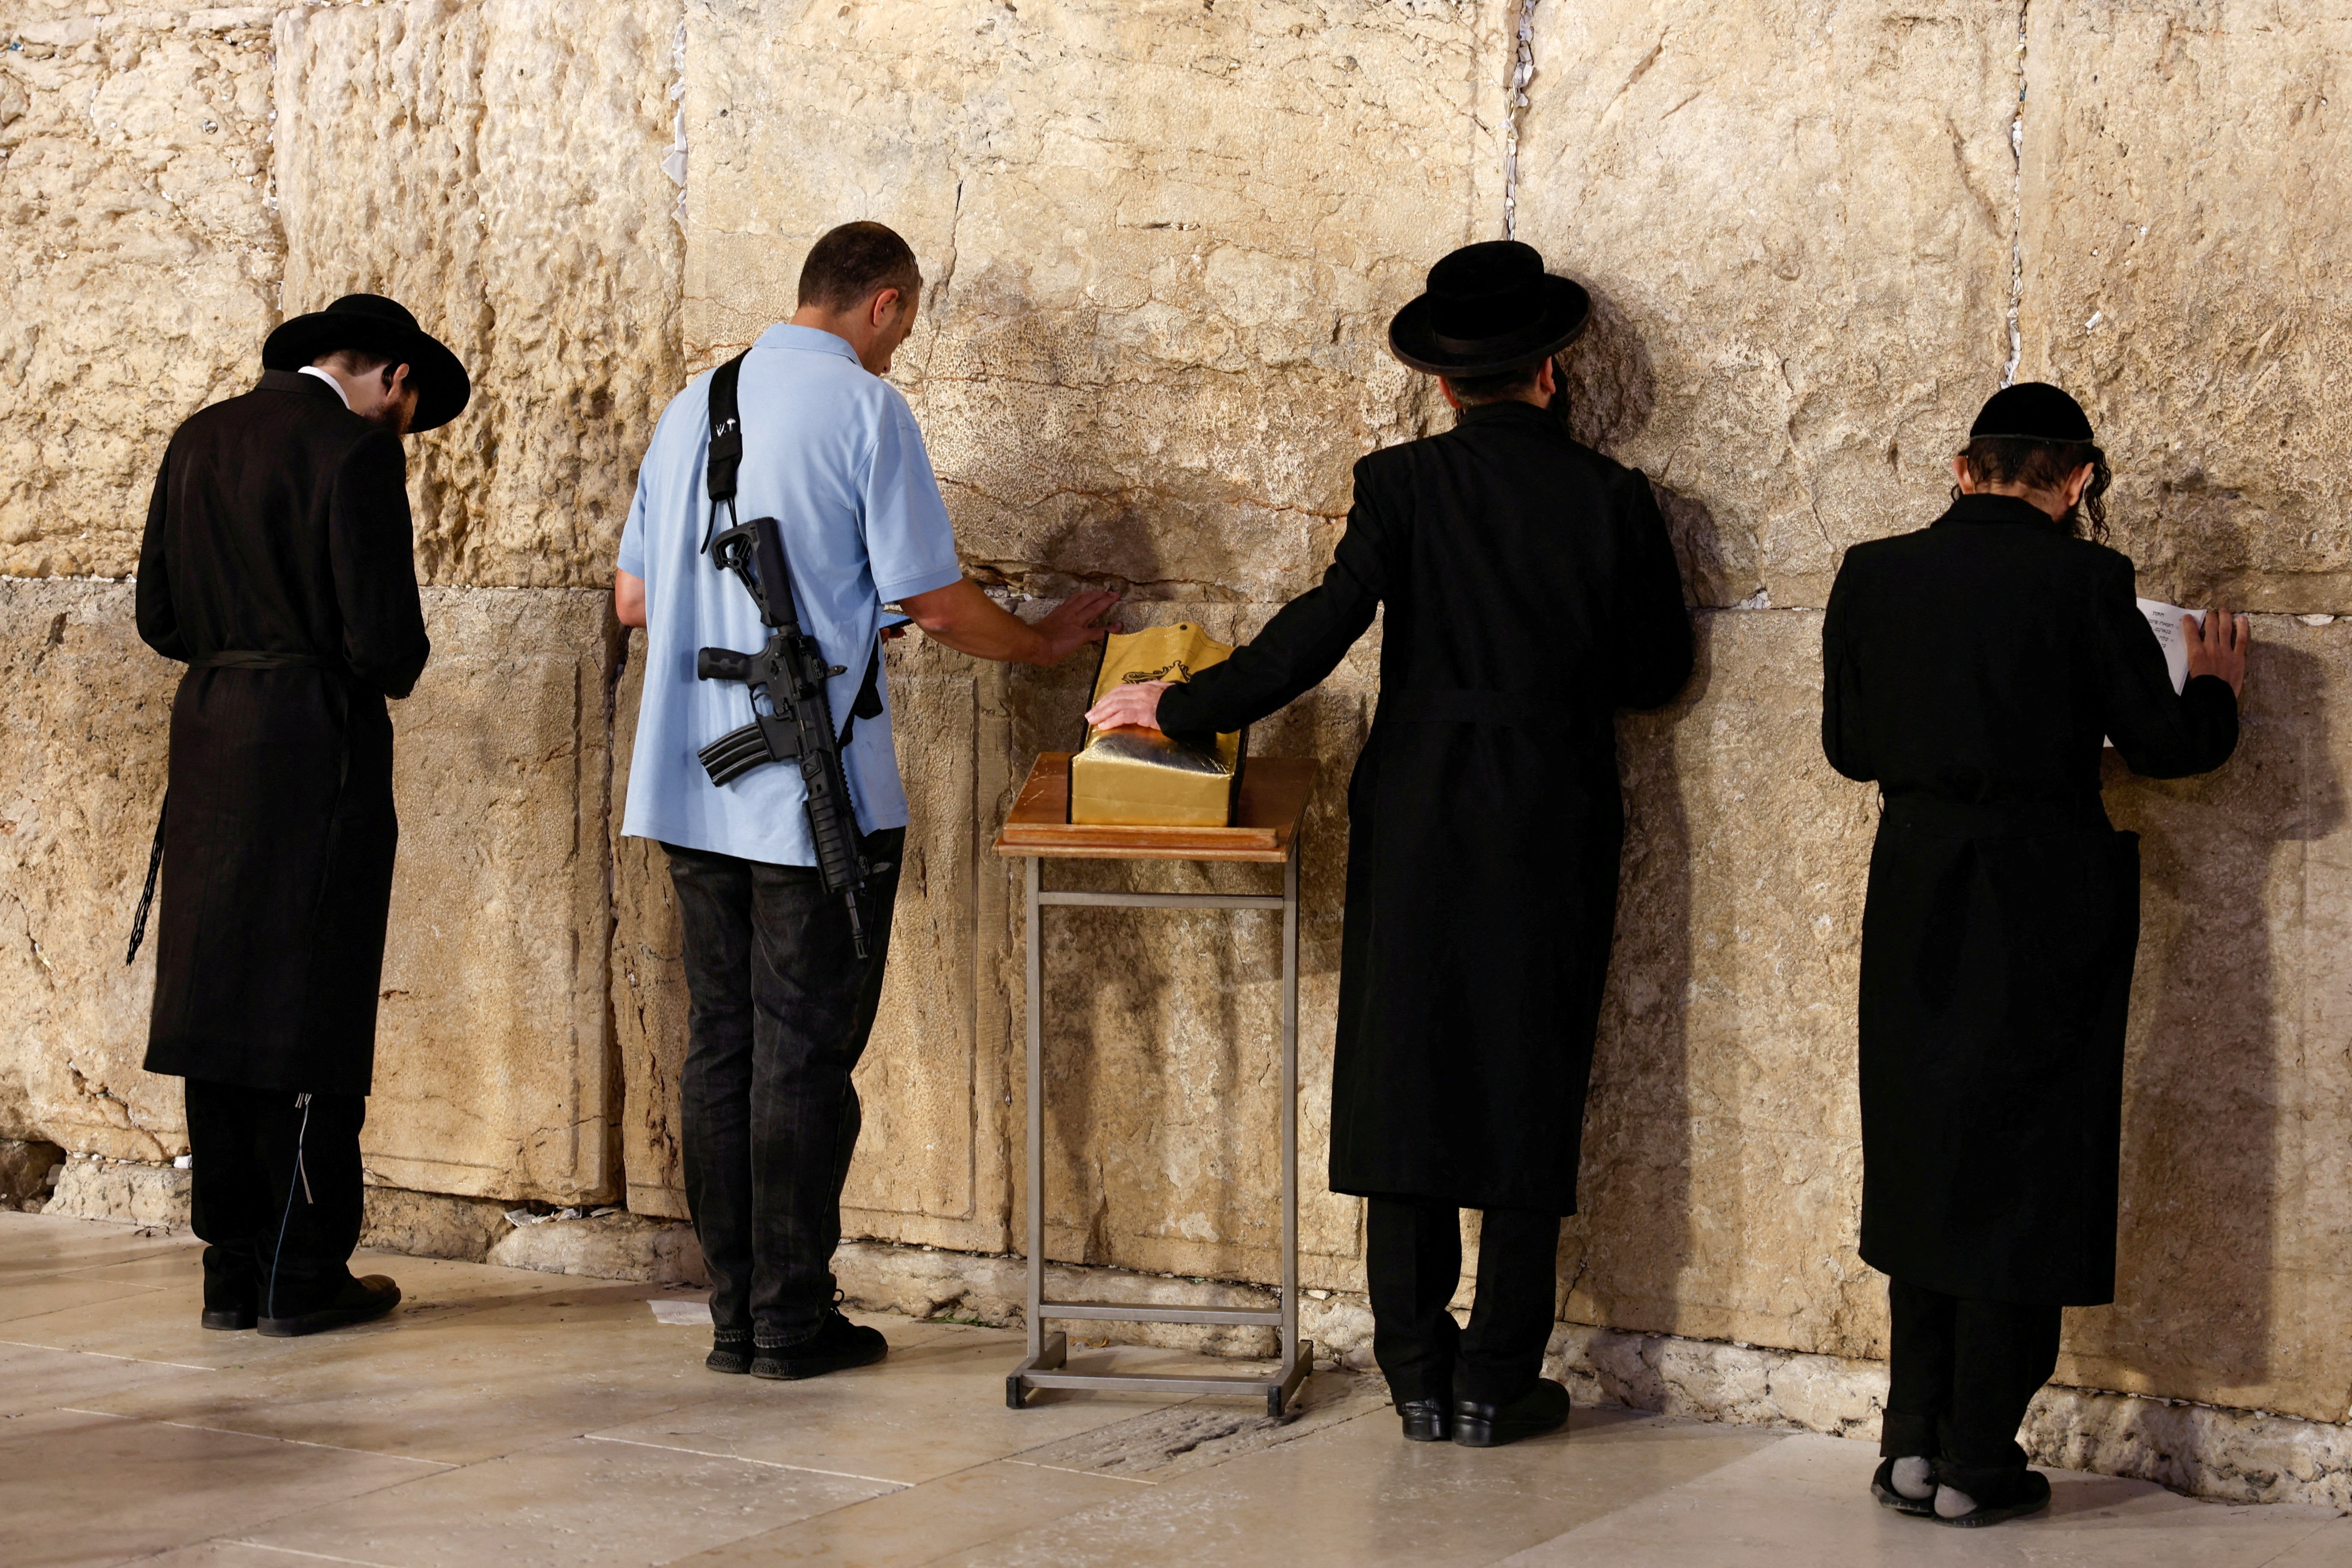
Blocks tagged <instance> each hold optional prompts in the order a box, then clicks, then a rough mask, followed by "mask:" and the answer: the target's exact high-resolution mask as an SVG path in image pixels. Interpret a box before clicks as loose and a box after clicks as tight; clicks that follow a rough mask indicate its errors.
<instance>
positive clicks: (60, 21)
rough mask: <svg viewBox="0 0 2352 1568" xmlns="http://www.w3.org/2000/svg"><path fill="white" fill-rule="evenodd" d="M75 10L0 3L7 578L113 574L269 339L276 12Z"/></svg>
mask: <svg viewBox="0 0 2352 1568" xmlns="http://www.w3.org/2000/svg"><path fill="white" fill-rule="evenodd" d="M88 8H89V9H95V10H100V11H103V10H104V9H106V7H104V6H102V5H100V6H95V7H88ZM67 9H68V8H67V7H62V6H60V7H50V6H46V5H29V6H28V5H24V4H22V3H21V0H17V3H12V4H9V5H5V6H0V275H5V277H6V278H7V279H8V280H9V291H8V300H7V305H6V308H5V310H0V572H7V573H12V574H19V575H26V576H44V575H52V574H56V575H69V574H89V573H97V574H107V575H121V574H123V573H125V572H128V571H130V570H131V567H132V565H133V564H134V563H136V562H137V560H138V556H139V532H140V527H141V524H142V522H143V521H144V520H145V517H146V509H147V496H148V491H149V489H150V487H151V486H152V484H153V483H154V477H155V468H156V465H157V463H158V462H160V461H161V459H162V458H163V446H164V443H165V442H166V441H167V440H168V439H169V438H170V437H171V433H172V430H173V427H174V426H177V425H178V424H179V422H180V421H181V420H182V419H184V418H185V417H186V416H188V415H190V414H192V413H194V411H195V410H196V409H198V408H200V407H202V406H204V405H205V404H207V403H213V402H217V401H218V400H219V399H221V398H223V397H226V396H228V395H232V394H234V393H236V392H241V391H243V390H244V389H245V388H246V387H247V385H249V384H251V380H252V377H253V376H254V374H256V373H257V370H258V368H259V363H260V348H261V340H262V337H263V336H264V335H265V334H266V333H267V332H268V330H269V328H270V327H271V326H272V325H274V324H275V322H276V321H277V316H276V313H275V302H276V291H277V283H278V266H279V248H280V247H279V243H278V226H277V223H276V220H275V216H274V215H273V213H272V210H271V207H270V205H269V195H270V187H269V172H270V148H269V134H270V127H269V108H270V105H269V13H268V11H267V10H262V9H254V10H214V11H201V12H194V13H189V14H184V15H183V14H163V13H158V14H154V15H144V16H136V17H113V16H68V15H66V14H64V13H65V12H66V11H67ZM83 9H85V7H83V6H79V5H77V6H73V7H70V10H72V11H75V12H79V11H81V10H83Z"/></svg>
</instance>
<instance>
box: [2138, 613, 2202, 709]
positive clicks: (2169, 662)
mask: <svg viewBox="0 0 2352 1568" xmlns="http://www.w3.org/2000/svg"><path fill="white" fill-rule="evenodd" d="M2139 613H2140V614H2141V615H2143V616H2147V624H2148V626H2149V627H2150V628H2151V629H2153V630H2154V631H2155V633H2156V642H2157V646H2158V647H2161V648H2162V649H2164V662H2165V667H2166V668H2168V669H2170V670H2171V671H2172V689H2174V690H2175V691H2179V690H2181V689H2184V688H2186V687H2187V686H2188V684H2189V645H2188V644H2187V643H2185V642H2183V641H2181V640H2180V617H2181V616H2188V617H2189V619H2191V620H2193V621H2195V622H2196V623H2197V624H2198V626H2200V627H2202V626H2204V625H2205V612H2204V611H2202V610H2184V609H2182V608H2181V607H2180V606H2179V605H2167V604H2161V603H2159V602H2158V601H2157V600H2154V599H2142V600H2140V601H2139Z"/></svg>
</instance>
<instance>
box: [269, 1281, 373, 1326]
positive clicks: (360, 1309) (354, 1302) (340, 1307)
mask: <svg viewBox="0 0 2352 1568" xmlns="http://www.w3.org/2000/svg"><path fill="white" fill-rule="evenodd" d="M399 1305H400V1287H399V1286H397V1285H395V1284H394V1283H393V1282H392V1281H391V1280H390V1279H385V1278H384V1277H383V1275H381V1274H371V1275H369V1276H368V1277H367V1278H366V1279H354V1280H352V1281H351V1282H350V1283H349V1284H347V1285H345V1286H344V1287H343V1288H342V1289H341V1291H339V1292H338V1293H337V1294H336V1296H335V1298H334V1300H331V1301H329V1302H328V1303H327V1304H326V1305H325V1306H323V1307H314V1308H312V1309H311V1310H310V1311H307V1312H296V1313H293V1314H291V1315H290V1316H288V1317H283V1318H264V1319H262V1320H261V1322H260V1325H259V1327H260V1329H261V1331H262V1332H263V1333H265V1334H268V1336H270V1337H271V1338H272V1339H279V1340H290V1339H297V1338H299V1337H300V1336H302V1335H304V1334H316V1333H323V1332H324V1331H327V1330H329V1329H347V1328H350V1327H351V1326H352V1324H353V1323H372V1322H373V1321H375V1320H376V1319H378V1318H381V1317H383V1315H384V1314H385V1313H386V1312H389V1311H391V1310H393V1309H394V1307H397V1306H399Z"/></svg>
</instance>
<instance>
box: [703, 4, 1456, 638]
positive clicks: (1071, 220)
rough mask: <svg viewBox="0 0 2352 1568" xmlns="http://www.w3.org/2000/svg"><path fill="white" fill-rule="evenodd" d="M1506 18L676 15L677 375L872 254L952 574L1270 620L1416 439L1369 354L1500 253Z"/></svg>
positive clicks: (1379, 355)
mask: <svg viewBox="0 0 2352 1568" xmlns="http://www.w3.org/2000/svg"><path fill="white" fill-rule="evenodd" d="M1502 11H1503V7H1502V6H1501V5H1498V4H1494V3H1491V0H1488V3H1483V4H1477V5H1454V4H1445V3H1439V0H1400V3H1395V4H1384V5H1361V4H1349V5H1330V4H1313V3H1307V0H1269V3H1264V4H1255V5H1223V6H1204V5H1199V4H1196V3H1195V0H1181V3H1178V0H1151V3H1149V4H1141V5H1139V4H1135V3H1134V0H1042V3H1040V4H1035V5H1021V6H1018V7H1014V6H1010V5H1000V4H995V3H992V0H989V3H983V0H919V3H916V4H900V5H837V4H835V0H793V3H791V4H787V5H751V4H745V3H742V0H721V3H718V4H710V5H699V6H697V7H696V8H694V9H693V10H692V11H691V12H690V13H689V16H688V51H687V61H688V75H687V82H688V90H687V94H686V100H685V103H686V110H687V118H686V124H687V138H688V142H689V143H690V146H691V149H692V151H691V153H690V155H689V158H690V169H689V174H688V290H687V292H688V311H687V325H686V340H687V342H688V348H689V351H690V352H691V353H694V354H695V355H696V356H698V358H701V357H717V356H719V355H720V354H721V353H732V352H733V351H734V349H735V348H737V347H738V346H740V345H741V344H743V343H745V342H749V341H750V340H751V338H752V337H753V336H754V335H755V334H756V333H757V332H758V331H760V330H761V328H762V327H763V326H764V325H766V324H767V323H768V322H769V321H775V320H780V319H782V318H783V317H785V316H787V315H789V314H790V313H791V311H792V309H793V289H794V285H795V281H796V279H797V277H798V274H799V269H800V266H801V261H802V258H803V255H804V254H805V252H806V249H807V247H808V245H809V243H810V242H811V241H812V240H813V239H814V238H815V237H816V236H817V235H819V234H821V233H822V232H824V230H825V229H827V228H829V227H831V226H834V225H835V224H837V223H840V222H843V221H845V220H847V219H851V218H876V219H879V220H881V221H883V222H886V223H888V224H890V225H892V226H895V227H897V228H898V230H899V231H900V232H901V233H903V234H905V235H906V236H907V237H908V240H909V242H910V243H911V244H912V245H913V246H914V247H915V250H916V253H917V255H918V257H919V258H920V259H921V261H922V263H923V266H924V268H925V272H926V277H927V279H929V289H928V290H927V293H926V296H925V314H924V318H923V320H922V321H921V322H920V323H919V325H918V327H917V329H916V333H915V336H914V337H913V338H912V339H910V340H909V342H908V344H907V346H906V347H905V348H904V349H903V350H902V351H901V353H900V354H899V358H898V368H897V369H896V370H895V371H894V373H893V374H894V378H895V379H896V380H897V381H898V384H900V385H901V386H903V387H904V388H905V389H906V390H907V391H908V395H909V396H910V398H911V399H912V400H913V402H914V403H915V405H916V406H917V410H918V413H919V416H921V417H922V419H923V421H924V427H925V431H926V435H927V437H928V439H929V444H930V448H931V453H932V456H933V458H934V460H935V462H936V463H937V465H938V467H939V469H940V478H941V480H942V483H943V485H944V487H945V489H946V490H947V494H948V497H949V504H950V509H951V510H953V512H954V514H955V517H956V521H957V525H958V529H959V533H960V537H961V541H962V543H963V548H964V550H965V552H966V554H967V557H968V558H969V559H971V560H972V561H974V562H975V563H983V564H984V565H986V566H987V567H988V568H989V569H991V570H992V572H994V573H995V574H999V575H1001V576H1002V577H1003V579H1005V580H1008V581H1013V582H1015V583H1017V584H1024V586H1025V587H1026V590H1027V591H1030V592H1040V593H1045V594H1047V595H1055V594H1058V593H1059V592H1061V591H1062V589H1061V588H1060V587H1058V586H1055V584H1056V583H1057V582H1063V581H1066V578H1067V576H1068V574H1087V575H1088V576H1091V577H1096V578H1100V579H1105V580H1109V581H1112V582H1114V583H1117V584H1122V585H1131V586H1133V587H1135V588H1136V589H1137V590H1138V591H1139V592H1141V593H1145V594H1149V595H1151V596H1154V597H1159V598H1165V599H1171V600H1176V599H1202V598H1239V599H1246V600H1255V601H1257V602H1261V603H1264V602H1271V601H1278V600H1280V599H1283V598H1286V597H1288V596H1289V595H1291V594H1293V593H1295V592H1297V590H1298V589H1300V588H1302V587H1304V586H1306V585H1307V583H1308V582H1309V581H1310V580H1311V578H1312V576H1313V574H1316V573H1318V572H1319V571H1320V570H1321V569H1322V567H1323V565H1324V563H1325V562H1326V561H1327V560H1328V555H1329V550H1330V545H1331V542H1332V539H1333V537H1334V527H1335V525H1336V523H1337V521H1338V520H1339V518H1340V517H1341V516H1342V515H1343V514H1344V513H1345V511H1346V510H1347V507H1348V503H1349V491H1348V473H1349V464H1351V463H1352V462H1353V460H1354V459H1355V458H1358V457H1359V456H1360V455H1361V454H1362V453H1363V452H1365V451H1367V450H1369V449H1370V448H1371V447H1374V446H1378V445H1382V444H1385V443H1387V442H1389V441H1392V440H1395V439H1397V438H1399V437H1405V436H1410V435H1415V434H1418V433H1420V431H1421V429H1422V428H1423V421H1424V420H1425V418H1426V417H1427V416H1428V412H1429V410H1430V408H1431V406H1432V401H1433V400H1432V397H1431V395H1430V393H1429V389H1428V387H1427V386H1426V384H1421V383H1419V382H1418V381H1417V378H1413V377H1411V376H1409V375H1408V374H1406V373H1405V372H1404V371H1403V370H1402V368H1401V367H1399V366H1398V365H1397V364H1396V363H1395V362H1394V361H1393V360H1392V359H1391V358H1390V357H1389V355H1388V353H1387V351H1386V348H1385V338H1384V332H1385V329H1386V324H1387V321H1388V317H1389V315H1390V313H1391V312H1392V311H1393V310H1395V309H1396V307H1397V306H1398V305H1399V304H1400V303H1402V301H1403V300H1405V299H1406V298H1408V297H1410V296H1411V295H1412V293H1414V292H1416V291H1417V290H1418V288H1419V284H1420V279H1421V276H1422V273H1423V269H1424V268H1427V267H1428V265H1429V264H1430V262H1432V261H1433V260H1434V259H1435V258H1437V257H1438V256H1440V255H1442V254H1444V252H1445V251H1446V250H1447V249H1449V248H1451V247H1454V246H1455V245H1458V244H1460V243H1462V242H1463V241H1465V240H1466V239H1471V238H1477V237H1485V236H1486V234H1487V233H1488V232H1489V230H1491V229H1492V228H1493V226H1495V224H1496V221H1497V220H1498V217H1499V213H1500V195H1499V190H1498V188H1497V187H1498V178H1499V173H1500V166H1501V164H1500V150H1499V145H1498V134H1497V133H1498V130H1499V127H1500V124H1501V120H1500V112H1499V111H1500V98H1501V94H1500V90H1499V84H1500V81H1501V65H1500V60H1501V54H1500V52H1499V50H1500V47H1501V46H1500V43H1499V39H1500V37H1501V33H1500V22H1501V13H1502ZM1041 574H1042V576H1041ZM1033 576H1041V581H1040V582H1039V583H1037V584H1031V583H1030V582H1029V579H1031V578H1032V577H1033Z"/></svg>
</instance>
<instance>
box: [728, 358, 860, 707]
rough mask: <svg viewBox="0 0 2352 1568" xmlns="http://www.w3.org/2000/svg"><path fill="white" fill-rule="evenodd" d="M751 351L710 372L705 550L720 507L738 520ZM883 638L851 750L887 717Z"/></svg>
mask: <svg viewBox="0 0 2352 1568" xmlns="http://www.w3.org/2000/svg"><path fill="white" fill-rule="evenodd" d="M750 357H751V350H750V349H745V350H744V351H743V352H742V353H740V354H737V355H736V356H735V357H734V358H733V359H730V360H729V361H728V362H727V363H725V364H722V365H720V366H719V368H718V369H717V370H715V371H712V372H711V373H710V458H709V463H708V464H707V466H706V468H705V471H704V489H707V490H708V491H709V495H710V520H709V522H707V523H705V524H704V525H703V530H702V549H703V551H704V552H708V551H709V549H710V535H711V531H712V530H713V529H715V528H717V527H718V525H719V502H721V501H725V502H726V503H727V515H728V516H729V517H730V519H731V518H733V516H734V515H735V475H736V471H737V470H738V469H740V468H741V467H742V466H743V406H742V402H741V399H740V395H739V394H738V392H737V388H738V387H739V386H740V384H742V380H743V362H744V361H745V360H746V359H748V358H750ZM785 595H786V600H785V602H786V603H790V602H791V588H790V586H789V585H787V587H786V589H785ZM881 679H882V638H881V637H880V636H879V634H877V636H876V637H875V638H874V647H873V651H872V652H870V653H869V654H868V655H867V656H866V679H864V680H863V681H861V682H859V683H858V687H857V700H856V701H855V702H853V703H851V704H850V707H849V718H848V719H847V721H845V722H844V723H843V724H842V726H841V742H840V743H841V744H842V745H844V746H846V745H848V744H849V740H850V737H851V736H852V735H855V734H856V732H857V721H859V720H860V719H879V718H880V717H882V692H881V688H880V682H881Z"/></svg>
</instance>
